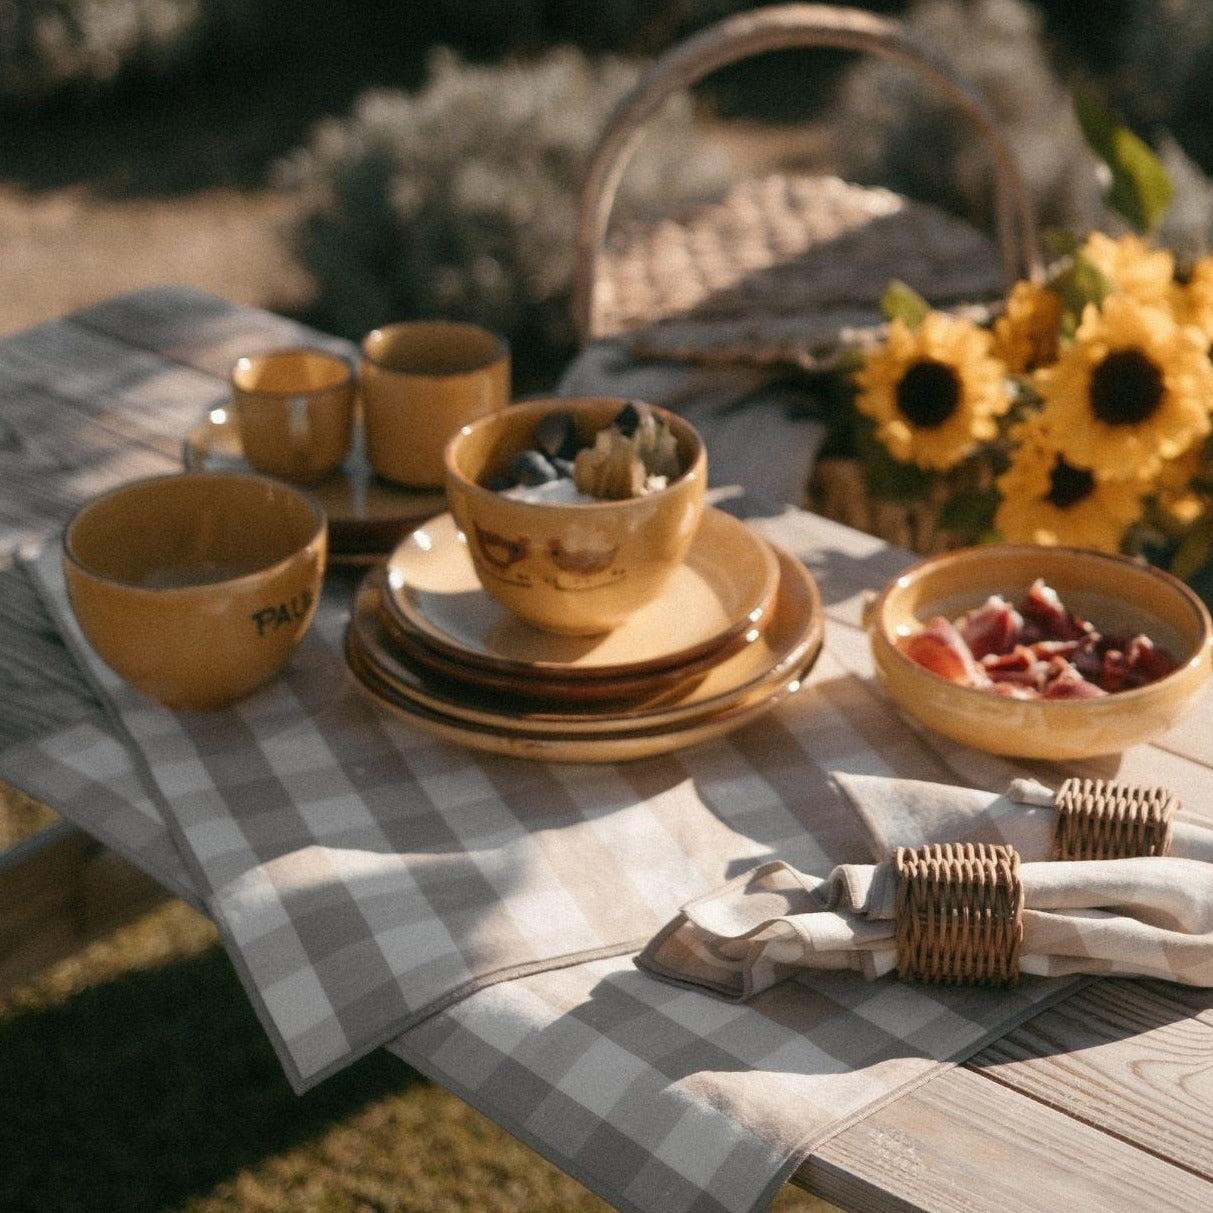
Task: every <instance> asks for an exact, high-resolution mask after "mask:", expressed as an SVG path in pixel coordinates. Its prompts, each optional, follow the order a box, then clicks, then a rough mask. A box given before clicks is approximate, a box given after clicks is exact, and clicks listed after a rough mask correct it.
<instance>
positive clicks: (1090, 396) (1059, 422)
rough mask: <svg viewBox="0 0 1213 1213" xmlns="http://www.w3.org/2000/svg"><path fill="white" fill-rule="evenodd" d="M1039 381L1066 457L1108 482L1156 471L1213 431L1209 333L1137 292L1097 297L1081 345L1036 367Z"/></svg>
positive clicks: (1078, 342)
mask: <svg viewBox="0 0 1213 1213" xmlns="http://www.w3.org/2000/svg"><path fill="white" fill-rule="evenodd" d="M1036 386H1037V389H1038V391H1039V392H1040V394H1041V397H1042V398H1043V400H1044V416H1045V418H1046V419H1047V422H1048V425H1049V428H1050V431H1051V433H1052V434H1053V435H1054V437H1055V440H1056V443H1057V447H1058V449H1059V450H1060V451H1061V453H1062V454H1063V455H1064V456H1065V457H1066V461H1067V462H1068V463H1069V464H1070V465H1071V466H1073V467H1077V468H1087V469H1089V470H1090V471H1091V472H1092V473H1093V474H1094V475H1095V477H1096V479H1099V480H1105V479H1107V480H1111V479H1128V478H1131V477H1134V476H1149V475H1153V474H1154V473H1155V472H1157V470H1158V468H1159V467H1160V465H1161V464H1162V461H1163V460H1164V459H1173V458H1174V457H1175V456H1176V455H1178V454H1180V453H1181V452H1182V451H1184V450H1186V449H1187V448H1188V447H1189V446H1191V445H1192V443H1193V442H1195V441H1196V440H1197V439H1198V438H1201V437H1203V436H1204V435H1205V434H1207V433H1208V432H1209V410H1210V407H1213V365H1211V364H1210V362H1209V359H1208V357H1207V356H1206V354H1205V343H1204V339H1203V338H1202V336H1201V335H1200V333H1199V331H1198V330H1197V329H1195V328H1193V327H1191V326H1189V325H1181V324H1176V323H1175V321H1174V319H1172V317H1171V315H1170V313H1168V312H1164V311H1160V310H1159V309H1158V308H1151V307H1143V306H1142V305H1141V304H1140V303H1139V302H1138V301H1137V300H1136V299H1134V298H1132V297H1131V296H1129V295H1109V296H1108V298H1107V299H1105V300H1104V303H1103V307H1102V309H1101V308H1097V307H1095V306H1094V304H1088V305H1087V307H1086V310H1085V311H1084V312H1083V318H1082V323H1081V324H1080V325H1079V327H1078V333H1077V334H1076V336H1075V339H1074V343H1073V344H1072V345H1071V346H1069V347H1068V348H1067V349H1066V350H1064V351H1063V352H1062V354H1061V357H1060V358H1059V359H1058V361H1057V363H1056V364H1055V365H1054V366H1051V367H1045V368H1044V369H1043V370H1040V371H1037V372H1036Z"/></svg>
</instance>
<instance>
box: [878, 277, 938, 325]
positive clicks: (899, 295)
mask: <svg viewBox="0 0 1213 1213" xmlns="http://www.w3.org/2000/svg"><path fill="white" fill-rule="evenodd" d="M880 310H881V312H882V313H884V318H885V319H886V320H901V321H902V322H903V323H904V324H905V326H906V327H907V328H910V329H916V328H917V327H918V326H919V325H920V324H921V323H922V318H923V317H924V316H925V315H926V314H927V313H928V312H929V311H930V310H931V305H930V304H929V303H928V302H927V301H926V300H925V299H924V298H923V297H922V296H921V295H920V294H919V293H918V292H917V291H916V290H915V289H914V288H913V287H912V286H907V285H906V284H905V283H904V282H899V281H897V279H896V278H894V279H893V281H892V282H890V283H889V285H888V286H887V287H885V292H884V294H883V295H881V297H880Z"/></svg>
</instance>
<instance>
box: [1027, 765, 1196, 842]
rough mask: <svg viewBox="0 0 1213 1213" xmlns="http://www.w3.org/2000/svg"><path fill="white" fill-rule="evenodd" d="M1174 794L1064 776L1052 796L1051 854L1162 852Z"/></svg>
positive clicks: (1167, 838) (1174, 804)
mask: <svg viewBox="0 0 1213 1213" xmlns="http://www.w3.org/2000/svg"><path fill="white" fill-rule="evenodd" d="M1178 807H1179V800H1178V798H1177V797H1176V796H1175V794H1174V793H1173V792H1168V791H1167V789H1166V788H1148V787H1137V786H1134V785H1132V784H1127V783H1111V782H1108V781H1105V780H1103V779H1067V780H1066V781H1065V783H1063V784H1062V785H1061V789H1060V791H1058V793H1057V797H1056V799H1055V801H1054V808H1055V815H1054V818H1053V842H1052V851H1051V854H1050V858H1051V859H1125V858H1128V857H1129V856H1134V855H1165V854H1166V853H1167V852H1168V851H1169V850H1170V849H1171V818H1172V817H1173V816H1174V814H1175V810H1176V809H1177V808H1178Z"/></svg>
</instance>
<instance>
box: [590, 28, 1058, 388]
mask: <svg viewBox="0 0 1213 1213" xmlns="http://www.w3.org/2000/svg"><path fill="white" fill-rule="evenodd" d="M813 46H830V47H839V48H843V49H847V50H858V51H865V52H868V53H870V54H874V55H881V56H884V57H886V58H889V59H893V60H895V61H897V62H899V63H902V64H904V65H906V66H908V67H910V68H912V69H913V70H915V71H916V72H918V73H919V74H921V75H922V76H923V77H925V78H926V79H927V80H928V81H929V82H930V83H931V84H933V85H934V86H935V87H936V88H937V89H938V90H939V92H940V93H941V94H942V95H943V96H944V97H945V98H946V99H947V100H948V101H949V102H950V103H951V104H952V105H954V106H955V107H956V108H957V109H958V110H959V111H960V112H961V113H963V114H965V115H966V116H968V117H969V118H970V119H971V120H972V121H973V123H974V125H975V126H976V128H977V130H978V131H979V132H980V133H981V135H982V136H983V138H984V139H985V142H986V144H987V146H988V148H989V150H990V154H991V161H992V167H993V173H994V182H995V187H996V188H995V216H996V225H997V232H996V237H997V239H996V244H994V243H992V242H991V241H990V240H989V238H987V237H986V236H985V235H983V234H982V233H981V232H978V231H977V230H975V229H974V228H972V227H971V226H970V225H969V224H967V223H965V222H963V221H962V220H959V219H957V218H955V217H954V216H951V215H948V214H945V213H944V212H943V211H940V210H938V209H936V208H934V207H931V206H927V205H925V204H923V203H917V202H912V201H910V200H908V199H905V198H902V197H900V196H899V195H897V194H894V193H891V192H890V191H888V190H884V189H871V188H865V187H861V186H857V185H852V184H849V183H847V182H844V181H840V180H838V179H837V178H833V177H812V176H795V177H788V176H783V175H775V176H771V177H768V178H766V179H764V180H761V181H747V182H743V183H742V184H740V185H738V186H736V187H735V188H734V189H733V190H732V191H730V192H729V194H728V195H727V196H726V197H725V198H724V199H723V200H721V201H719V202H714V203H710V204H705V205H701V206H698V207H695V208H692V209H690V210H688V211H686V212H683V213H680V214H677V215H672V216H669V217H668V218H665V219H663V220H661V221H660V222H657V223H647V224H634V225H631V226H628V227H626V228H624V229H623V230H621V231H619V232H616V233H613V234H612V236H611V238H610V239H609V240H608V239H607V226H608V222H609V219H610V212H611V207H612V204H613V202H614V198H615V193H616V189H617V188H618V185H619V182H620V179H621V178H622V176H623V173H624V170H625V169H626V167H627V164H628V161H629V160H630V158H631V155H632V153H633V151H634V150H635V148H636V146H637V145H638V143H639V142H640V139H641V137H642V135H643V134H644V125H645V123H646V122H647V121H648V120H649V119H650V118H652V117H653V115H654V114H656V113H657V112H658V111H659V110H660V108H661V107H662V105H663V104H664V103H665V102H666V101H667V100H668V99H669V97H670V96H671V95H672V94H674V93H675V92H678V91H680V90H682V89H685V88H687V87H689V86H691V85H693V84H695V83H696V82H697V81H699V80H701V79H702V78H703V77H705V76H707V75H709V74H710V73H711V72H713V71H715V70H717V69H718V68H721V67H724V66H726V65H728V64H730V63H735V62H737V61H738V60H741V59H745V58H748V57H749V56H752V55H757V54H761V53H763V52H766V51H773V50H784V49H788V48H792V47H813ZM1035 250H1036V240H1035V230H1034V224H1033V221H1032V215H1031V206H1030V203H1029V200H1028V194H1027V190H1026V188H1025V186H1024V183H1023V180H1022V178H1021V177H1020V174H1019V171H1018V169H1017V168H1016V165H1015V160H1014V157H1013V156H1012V154H1011V151H1010V149H1009V148H1008V146H1007V144H1006V142H1005V141H1004V139H1003V137H1002V135H1001V134H1000V132H999V130H998V127H997V125H996V123H995V120H994V118H993V116H992V115H991V113H990V111H989V108H988V106H987V105H986V103H985V101H984V100H983V99H982V98H981V97H980V95H979V94H978V93H977V92H976V91H975V90H974V88H973V87H972V85H970V84H969V83H967V82H966V81H964V80H962V79H961V78H960V77H959V76H958V75H957V74H956V73H955V72H954V71H953V70H952V68H951V67H949V66H948V64H947V63H945V62H944V61H942V60H941V59H940V57H939V56H938V54H937V53H936V52H934V51H932V50H931V49H929V48H928V47H926V46H925V45H923V44H922V43H920V42H918V41H916V40H915V39H914V38H913V36H912V35H911V34H910V33H909V32H908V31H907V30H906V29H905V27H904V26H903V25H901V24H900V23H899V22H896V21H893V20H889V19H887V18H882V17H877V16H875V15H873V14H871V13H866V12H862V11H859V10H856V9H847V8H838V7H835V6H833V5H824V4H789V5H782V6H779V7H773V8H764V9H758V10H755V11H753V12H747V13H742V14H740V15H738V16H735V17H731V18H728V19H726V20H724V21H721V22H719V23H718V24H716V25H714V26H711V27H709V28H708V29H705V30H702V31H701V32H700V33H698V34H696V35H695V36H694V37H692V38H689V39H687V40H686V41H684V42H682V43H680V44H678V45H677V46H675V47H673V48H672V49H670V50H669V51H667V52H666V53H665V54H663V55H662V56H660V57H659V58H658V59H657V60H656V61H655V62H654V63H653V65H652V67H651V68H650V69H649V71H648V72H647V73H646V74H645V75H644V77H643V78H642V79H641V80H640V81H639V82H638V83H637V85H636V86H635V87H634V88H633V89H632V91H631V92H630V93H629V94H628V95H627V96H625V97H624V98H623V100H622V101H621V102H620V104H619V106H618V107H617V109H616V111H615V113H614V114H613V115H612V117H611V119H610V121H609V122H608V124H607V127H606V129H605V131H604V132H603V135H602V138H601V140H600V142H599V145H598V148H597V151H596V152H595V155H594V157H593V159H592V161H591V164H590V169H589V173H588V176H587V178H586V184H585V188H584V192H583V195H582V204H581V214H580V222H579V229H578V235H577V267H576V279H575V283H574V295H573V313H574V319H575V321H576V323H577V326H578V331H579V333H580V334H581V336H582V338H583V340H586V341H590V340H595V339H598V338H602V337H609V336H614V337H623V338H624V339H625V340H626V342H627V343H628V345H629V346H630V348H631V349H632V351H633V352H634V353H635V354H637V355H638V356H641V357H667V358H677V359H682V360H690V361H712V360H717V361H732V362H752V363H760V364H767V363H792V364H796V365H798V366H801V367H804V368H806V369H825V368H828V367H829V366H831V365H833V364H834V362H835V361H836V359H837V357H838V355H839V353H840V352H841V351H843V350H845V349H847V348H850V347H854V346H856V345H863V344H865V343H868V342H870V341H872V340H874V339H875V336H876V335H877V334H878V333H879V331H880V327H881V316H880V310H879V302H880V298H881V295H882V294H883V293H884V291H885V288H886V287H887V286H888V283H889V281H890V280H891V279H893V278H900V279H901V280H903V281H905V282H907V283H909V284H910V285H911V286H914V287H915V288H916V289H917V290H919V291H921V293H922V294H924V295H925V296H926V297H927V298H928V299H929V300H931V302H932V303H935V304H937V305H939V306H951V307H957V306H972V307H974V308H978V309H979V308H980V307H981V306H982V305H988V304H989V303H990V302H991V301H993V300H995V299H997V298H999V297H1000V296H1001V295H1002V294H1004V293H1005V290H1006V289H1007V288H1008V287H1009V286H1010V284H1011V282H1013V281H1014V280H1015V279H1016V278H1018V277H1021V276H1026V275H1035V274H1036V273H1037V261H1036V251H1035Z"/></svg>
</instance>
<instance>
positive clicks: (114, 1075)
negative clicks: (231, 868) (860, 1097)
mask: <svg viewBox="0 0 1213 1213" xmlns="http://www.w3.org/2000/svg"><path fill="white" fill-rule="evenodd" d="M0 1093H2V1095H0V1099H2V1100H3V1115H2V1116H0V1209H4V1210H5V1211H6V1213H26V1211H30V1213H32V1211H34V1210H38V1211H43V1210H50V1209H53V1210H56V1213H101V1211H102V1210H105V1211H106V1213H109V1211H111V1210H122V1211H123V1213H153V1211H156V1213H166V1211H168V1210H177V1211H180V1213H287V1211H288V1210H289V1211H291V1213H296V1211H298V1210H308V1211H313V1210H314V1211H316V1213H370V1211H372V1210H374V1211H376V1213H395V1211H399V1213H406V1211H407V1213H422V1211H424V1213H564V1211H570V1213H578V1211H584V1213H591V1211H602V1213H606V1211H607V1209H608V1206H607V1205H605V1204H604V1203H603V1202H602V1201H600V1200H598V1199H597V1198H596V1197H594V1196H592V1195H591V1194H590V1193H589V1192H587V1191H586V1190H585V1189H584V1188H583V1187H582V1186H581V1185H580V1184H578V1183H576V1182H575V1181H574V1180H571V1179H569V1178H568V1177H567V1176H565V1175H563V1174H562V1173H561V1172H560V1171H558V1170H557V1169H556V1168H555V1167H553V1166H551V1165H549V1164H548V1163H546V1162H544V1161H543V1160H542V1159H541V1158H539V1157H538V1156H537V1155H535V1154H534V1153H533V1152H532V1151H531V1150H529V1149H528V1148H527V1147H525V1146H523V1145H522V1144H520V1143H519V1142H517V1141H515V1140H514V1139H513V1138H511V1137H510V1136H509V1135H508V1134H506V1133H504V1132H502V1131H501V1130H499V1129H498V1128H496V1127H495V1126H494V1125H493V1124H491V1123H490V1122H489V1121H488V1120H486V1119H485V1118H484V1117H483V1116H481V1115H480V1114H479V1113H478V1112H476V1111H474V1110H473V1109H471V1108H470V1107H468V1106H467V1105H466V1104H464V1103H463V1102H461V1101H460V1100H459V1099H457V1098H455V1097H454V1096H452V1095H450V1094H448V1093H447V1092H445V1091H443V1090H442V1089H441V1088H439V1087H436V1086H434V1085H432V1084H430V1083H428V1082H426V1081H425V1080H424V1079H422V1078H421V1077H420V1076H418V1075H417V1074H415V1073H414V1072H413V1071H412V1070H410V1069H409V1068H408V1067H406V1066H405V1065H404V1064H403V1063H402V1062H400V1061H399V1060H397V1059H396V1058H395V1057H393V1056H391V1055H390V1054H388V1053H386V1052H383V1051H379V1052H377V1053H375V1054H372V1055H371V1056H369V1057H367V1058H364V1059H363V1060H362V1061H360V1062H358V1063H356V1064H355V1065H353V1066H351V1067H349V1068H348V1069H346V1070H345V1071H343V1072H342V1073H340V1074H338V1075H337V1076H335V1077H334V1078H331V1079H329V1080H328V1081H327V1082H325V1083H322V1084H321V1085H320V1086H319V1087H317V1088H315V1089H314V1090H312V1091H310V1092H309V1093H307V1094H306V1095H304V1096H302V1097H296V1096H295V1095H294V1093H293V1092H292V1091H291V1089H290V1087H289V1085H288V1084H287V1082H286V1079H285V1078H284V1077H283V1075H282V1072H281V1070H280V1068H279V1065H278V1061H277V1059H276V1057H275V1055H274V1053H273V1050H272V1049H271V1047H270V1045H269V1042H268V1040H267V1039H266V1037H265V1034H264V1032H263V1031H262V1029H261V1027H260V1025H259V1024H258V1022H257V1020H256V1018H255V1016H254V1014H253V1011H252V1008H251V1006H250V1005H249V1002H248V1000H247V998H246V997H245V995H244V992H243V990H242V989H241V987H240V984H239V982H238V981H237V979H236V976H235V973H234V972H233V970H232V967H231V965H230V964H229V962H228V960H227V957H226V956H225V955H224V953H223V951H222V949H221V948H220V946H219V944H218V942H217V936H216V933H215V930H214V928H213V927H212V926H211V924H210V923H209V922H207V921H206V920H205V919H203V918H202V917H201V916H200V915H198V914H196V913H195V912H194V911H192V910H190V909H189V908H188V907H186V906H185V905H183V904H181V903H180V902H170V903H168V904H167V905H165V906H164V907H162V908H160V909H158V910H156V911H155V912H153V913H151V914H148V915H145V916H144V917H143V918H141V919H139V920H138V921H136V922H134V923H132V924H131V925H129V926H127V927H125V928H123V929H122V930H120V931H117V932H115V933H113V934H112V935H111V936H109V937H107V938H105V939H103V940H100V941H98V942H97V943H95V944H93V945H92V946H90V947H88V948H86V949H84V950H83V951H81V952H80V953H79V954H77V955H76V956H73V957H72V958H70V959H69V960H66V961H64V962H62V963H60V964H58V965H56V966H54V967H53V968H51V969H49V970H47V971H46V972H45V973H43V974H41V975H40V976H39V977H38V979H37V980H35V981H34V982H32V983H30V984H29V985H27V986H24V987H22V988H20V989H17V990H14V991H11V992H10V993H9V994H8V996H7V997H5V998H4V999H2V1000H0ZM773 1208H774V1209H776V1210H780V1211H781V1213H793V1211H797V1210H799V1211H801V1213H821V1211H823V1210H827V1209H828V1208H829V1206H827V1205H824V1204H823V1203H822V1202H820V1201H816V1200H814V1199H813V1198H812V1197H809V1196H807V1195H805V1194H804V1193H801V1192H798V1191H796V1190H794V1189H790V1188H785V1189H784V1191H783V1192H782V1193H780V1195H779V1197H778V1199H777V1200H776V1202H775V1204H774V1206H773Z"/></svg>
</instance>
